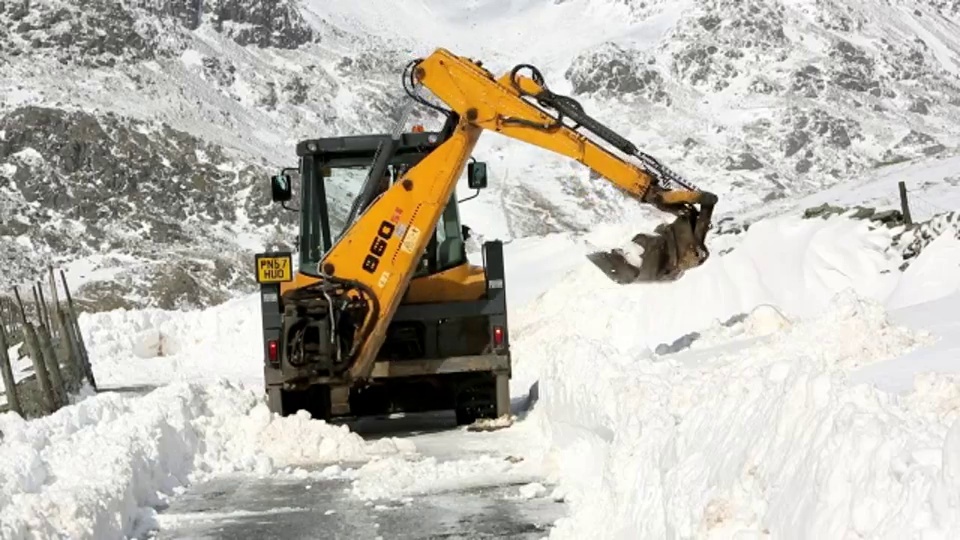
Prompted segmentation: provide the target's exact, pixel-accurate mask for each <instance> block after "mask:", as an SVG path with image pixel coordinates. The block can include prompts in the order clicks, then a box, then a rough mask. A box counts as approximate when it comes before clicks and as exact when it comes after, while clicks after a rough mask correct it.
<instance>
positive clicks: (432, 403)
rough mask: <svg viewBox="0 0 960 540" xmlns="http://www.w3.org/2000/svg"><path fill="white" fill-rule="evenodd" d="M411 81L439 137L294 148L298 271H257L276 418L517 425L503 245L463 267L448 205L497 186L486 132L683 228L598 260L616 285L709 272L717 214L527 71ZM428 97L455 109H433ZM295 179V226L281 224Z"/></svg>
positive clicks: (279, 260)
mask: <svg viewBox="0 0 960 540" xmlns="http://www.w3.org/2000/svg"><path fill="white" fill-rule="evenodd" d="M523 72H529V76H528V75H524V74H523ZM402 80H403V84H404V88H405V90H406V91H407V94H408V95H409V96H410V97H411V98H412V102H411V103H419V104H422V105H424V106H426V107H429V108H432V109H434V110H436V111H438V112H440V113H442V114H443V115H444V116H445V117H446V122H445V123H444V125H443V127H442V128H441V129H440V130H439V131H429V132H428V131H424V130H423V128H422V127H420V126H415V128H414V129H413V130H412V131H410V132H405V133H404V132H400V131H399V130H398V131H397V132H394V133H388V134H376V135H357V136H347V137H329V138H323V139H311V140H305V141H301V142H300V143H299V144H298V145H297V155H298V157H299V166H298V167H297V168H296V169H284V170H283V171H281V173H280V174H278V175H276V176H273V177H272V178H271V192H272V198H273V200H274V202H278V203H281V204H282V205H283V206H284V207H285V208H287V209H289V210H296V211H298V212H299V216H300V225H299V236H298V241H297V252H298V253H297V255H298V257H297V259H298V260H297V265H296V268H294V261H293V258H294V254H293V253H290V252H265V253H259V254H257V255H256V257H255V265H256V273H257V281H258V282H259V283H260V287H261V312H262V321H263V336H264V342H263V347H264V349H263V355H264V379H265V390H266V394H267V401H268V404H269V406H270V409H271V410H272V411H274V412H276V413H279V414H283V415H287V414H292V413H294V412H296V411H298V410H301V409H306V410H307V411H309V412H310V413H311V414H312V415H313V416H314V417H318V418H323V419H330V418H333V417H358V416H368V415H380V414H389V413H395V412H416V411H431V410H442V409H453V410H455V411H456V418H457V422H458V423H460V424H465V423H470V422H473V421H475V420H477V419H480V418H494V417H501V416H504V415H508V414H509V412H510V394H509V379H510V375H511V357H510V340H509V334H510V333H509V329H508V326H507V304H506V281H505V272H504V259H503V245H502V243H501V242H499V241H489V242H485V243H484V244H483V249H482V255H483V265H482V266H474V265H472V264H470V263H469V261H468V260H467V254H466V248H465V240H466V236H467V235H468V228H467V227H465V226H464V225H462V224H461V222H460V217H459V202H460V201H458V200H457V198H456V194H455V191H456V190H455V187H456V184H457V182H458V180H459V178H460V177H461V175H462V174H463V172H464V169H466V170H467V183H468V186H469V187H470V188H471V189H475V190H477V193H479V190H481V189H483V188H485V187H486V186H487V171H486V165H485V164H484V163H482V162H478V161H476V160H475V159H474V158H473V157H472V153H473V149H474V146H475V145H476V143H477V140H478V138H479V137H480V134H481V133H482V132H483V131H484V130H490V131H495V132H497V133H500V134H501V135H504V136H507V137H511V138H514V139H517V140H520V141H523V142H526V143H529V144H533V145H535V146H538V147H541V148H544V149H547V150H550V151H553V152H556V153H558V154H562V155H564V156H567V157H569V158H572V159H574V160H576V161H578V162H580V163H582V164H583V165H585V166H587V167H589V168H590V169H592V170H593V171H594V172H595V173H597V174H598V175H599V176H600V177H602V178H605V179H607V180H608V181H610V182H612V183H613V184H614V185H616V186H617V187H619V188H620V189H621V190H622V191H623V192H625V193H626V194H627V195H628V196H630V197H633V198H635V199H636V200H638V201H639V202H641V203H647V204H651V205H653V206H655V207H656V208H659V209H660V210H663V211H666V212H669V213H671V214H673V215H675V216H676V219H675V220H674V221H673V222H672V223H670V224H664V225H661V226H659V227H658V228H657V229H656V230H655V231H654V233H653V234H638V235H636V236H635V237H634V238H633V239H632V241H633V242H634V243H635V244H637V246H638V247H639V248H640V250H639V251H640V253H639V260H637V259H635V258H634V259H633V260H631V258H628V257H627V256H626V254H624V253H623V251H621V250H612V251H609V252H600V253H594V254H591V255H589V256H588V258H589V260H590V261H591V262H593V264H595V265H596V266H597V267H598V268H599V269H600V270H601V271H602V273H603V274H605V275H606V276H607V277H609V278H610V279H612V280H614V281H616V282H617V283H624V284H626V283H635V282H651V281H664V280H674V279H677V278H678V277H679V276H681V275H682V274H683V272H684V271H685V270H687V269H690V268H693V267H696V266H698V265H700V264H702V263H703V262H704V261H705V260H706V259H707V257H708V256H709V251H708V250H707V248H706V245H705V237H706V235H707V231H708V230H709V229H710V227H711V224H710V220H711V215H712V212H713V208H714V205H715V204H716V202H717V198H716V196H715V195H713V194H711V193H708V192H705V191H701V190H699V189H697V188H695V187H693V186H692V185H691V184H689V183H688V182H686V181H685V180H684V179H682V178H681V177H680V176H678V175H677V174H675V173H673V172H672V171H670V170H669V169H667V168H666V167H664V166H663V165H661V164H660V163H659V162H658V161H657V160H656V159H654V158H653V157H652V156H650V155H648V154H645V153H643V152H641V151H640V150H639V149H638V148H637V147H636V146H634V145H633V144H632V143H630V142H629V141H627V140H626V139H624V138H623V137H621V136H620V135H618V134H616V133H614V132H613V131H612V130H610V129H609V128H607V127H606V126H604V125H602V124H601V123H600V122H598V121H597V120H595V119H594V118H592V117H590V116H588V115H587V114H586V113H585V112H584V111H583V108H582V107H581V106H580V104H579V103H578V102H576V101H575V100H573V99H572V98H570V97H567V96H561V95H558V94H555V93H553V92H551V91H550V90H549V89H548V88H547V86H546V84H545V82H544V79H543V76H542V74H541V73H540V71H539V70H537V69H536V68H535V67H533V66H530V65H527V64H520V65H517V66H516V67H514V68H513V69H512V70H511V71H510V72H508V73H506V74H504V75H503V76H501V77H500V78H496V77H494V75H493V74H491V73H490V72H489V71H487V70H486V69H485V68H484V67H483V66H482V64H481V63H480V62H477V61H473V60H471V59H468V58H465V57H461V56H457V55H455V54H453V53H452V52H450V51H448V50H446V49H443V48H440V49H437V50H436V51H434V52H433V53H432V54H431V55H430V56H428V57H426V58H422V59H417V60H414V61H412V62H410V63H409V64H408V65H407V66H406V69H405V70H404V72H403V77H402ZM423 88H426V89H427V90H429V91H430V92H432V94H433V95H434V96H435V97H436V98H438V99H439V100H440V101H442V102H443V103H444V104H446V107H442V106H438V105H434V104H433V103H431V102H430V101H428V100H427V99H425V98H424V97H423V96H422V95H421V91H422V89H423ZM550 110H552V114H551V112H550ZM402 124H403V121H401V128H402ZM588 135H592V136H593V137H595V138H597V139H600V141H603V142H605V143H607V144H608V145H610V146H612V147H613V148H612V149H607V148H605V147H604V146H602V145H601V142H599V141H597V140H595V139H594V138H591V137H588ZM614 151H619V152H620V153H622V154H623V156H618V155H617V154H615V153H614ZM293 171H296V173H297V175H298V176H299V184H300V194H299V201H300V204H299V208H296V209H291V208H289V207H287V203H288V202H289V201H290V200H291V199H292V197H293V192H292V183H293V182H292V180H291V175H290V174H288V173H289V172H293ZM351 178H364V180H363V182H362V185H361V187H360V189H359V192H358V193H357V195H356V197H355V199H354V200H353V204H352V206H351V208H350V209H349V213H347V215H346V216H345V218H343V219H340V220H339V221H340V222H342V223H338V220H336V219H334V213H335V212H334V211H335V210H336V208H331V205H329V204H328V203H329V202H330V201H328V195H327V192H328V189H327V188H328V183H330V182H338V181H346V180H349V179H351ZM698 206H699V208H698ZM634 251H637V250H634Z"/></svg>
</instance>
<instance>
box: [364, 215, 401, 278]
mask: <svg viewBox="0 0 960 540" xmlns="http://www.w3.org/2000/svg"><path fill="white" fill-rule="evenodd" d="M396 229H397V226H396V225H394V224H393V223H390V222H389V221H386V220H384V221H383V222H382V223H380V228H379V229H377V235H376V236H374V237H373V242H371V243H370V252H369V253H368V254H367V256H366V258H364V259H363V269H364V270H366V271H367V272H369V273H371V274H372V273H374V272H375V271H376V270H377V266H379V265H380V257H383V254H384V252H386V251H387V240H390V239H391V238H392V237H393V232H394V231H395V230H396Z"/></svg>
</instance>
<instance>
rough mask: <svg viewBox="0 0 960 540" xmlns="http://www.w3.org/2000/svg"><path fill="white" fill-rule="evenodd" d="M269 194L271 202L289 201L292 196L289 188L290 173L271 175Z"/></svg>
mask: <svg viewBox="0 0 960 540" xmlns="http://www.w3.org/2000/svg"><path fill="white" fill-rule="evenodd" d="M270 195H271V196H272V197H273V202H287V201H289V200H290V198H291V196H292V194H291V188H290V175H288V174H277V175H274V176H271V177H270Z"/></svg>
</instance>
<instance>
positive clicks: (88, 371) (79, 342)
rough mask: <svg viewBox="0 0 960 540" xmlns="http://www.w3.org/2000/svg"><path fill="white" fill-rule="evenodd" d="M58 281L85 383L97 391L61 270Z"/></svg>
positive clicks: (68, 288) (65, 280)
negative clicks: (61, 288)
mask: <svg viewBox="0 0 960 540" xmlns="http://www.w3.org/2000/svg"><path fill="white" fill-rule="evenodd" d="M60 281H62V282H63V295H64V296H65V297H66V298H67V318H68V319H69V320H70V327H71V329H72V331H73V334H74V336H76V342H77V352H78V353H79V355H80V359H81V361H82V362H81V365H82V366H83V371H84V373H85V374H86V376H87V382H89V383H90V386H92V387H93V389H94V390H96V389H97V380H96V379H95V378H94V376H93V366H91V365H90V355H89V354H88V353H87V346H86V344H85V343H84V342H83V332H81V331H80V321H79V320H78V319H77V310H76V309H74V307H73V297H72V296H71V295H70V287H69V286H68V285H67V277H66V275H64V273H63V270H60Z"/></svg>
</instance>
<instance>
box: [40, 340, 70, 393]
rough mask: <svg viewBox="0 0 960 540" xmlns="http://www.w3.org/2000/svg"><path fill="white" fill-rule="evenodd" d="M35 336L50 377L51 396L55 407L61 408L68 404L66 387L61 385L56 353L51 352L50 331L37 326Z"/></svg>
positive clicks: (61, 380) (61, 376) (61, 379)
mask: <svg viewBox="0 0 960 540" xmlns="http://www.w3.org/2000/svg"><path fill="white" fill-rule="evenodd" d="M37 336H38V337H39V339H40V355H41V356H42V357H43V363H44V365H45V366H47V373H48V374H49V375H50V386H51V388H53V395H54V396H55V397H56V400H57V406H58V407H59V406H63V405H66V404H67V403H69V402H70V400H69V399H67V387H66V386H64V384H63V375H62V374H61V373H60V361H59V359H58V358H57V353H56V351H54V350H53V340H52V339H51V338H50V330H49V329H48V328H47V326H46V325H45V324H40V325H38V326H37Z"/></svg>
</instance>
